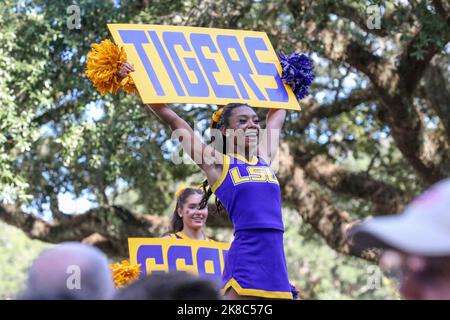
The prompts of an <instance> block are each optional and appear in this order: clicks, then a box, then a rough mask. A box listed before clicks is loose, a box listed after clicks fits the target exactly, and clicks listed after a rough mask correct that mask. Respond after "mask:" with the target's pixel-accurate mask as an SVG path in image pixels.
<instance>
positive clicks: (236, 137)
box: [222, 105, 260, 150]
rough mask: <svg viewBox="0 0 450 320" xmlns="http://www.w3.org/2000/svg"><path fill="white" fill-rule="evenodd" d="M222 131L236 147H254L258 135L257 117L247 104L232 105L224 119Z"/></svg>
mask: <svg viewBox="0 0 450 320" xmlns="http://www.w3.org/2000/svg"><path fill="white" fill-rule="evenodd" d="M225 124H226V126H225V127H224V128H223V129H222V133H223V134H224V135H225V136H226V137H227V139H228V141H229V142H230V143H232V145H233V146H234V147H235V149H234V150H236V148H238V149H239V148H245V149H248V148H249V147H256V146H257V144H258V135H259V129H260V125H259V118H258V115H257V114H256V112H255V111H254V110H253V109H252V108H251V107H249V106H245V105H244V106H240V107H234V108H233V109H232V111H231V114H230V116H229V117H228V119H226V121H225Z"/></svg>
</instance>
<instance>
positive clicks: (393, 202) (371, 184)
mask: <svg viewBox="0 0 450 320" xmlns="http://www.w3.org/2000/svg"><path fill="white" fill-rule="evenodd" d="M294 159H295V156H294ZM305 172H306V174H307V175H308V177H310V178H312V179H313V180H315V181H317V182H318V183H320V184H321V185H324V186H326V187H328V188H329V189H330V190H332V191H334V192H336V193H338V194H344V195H349V196H352V197H357V198H360V199H366V200H369V201H370V202H371V203H373V204H374V215H390V214H394V213H398V212H401V211H402V210H403V209H404V207H405V205H406V204H407V203H408V201H409V200H410V197H409V195H407V194H406V193H405V192H403V191H402V190H400V189H398V188H397V187H394V186H392V185H390V184H388V183H385V182H383V181H380V180H376V179H373V178H371V177H370V176H368V175H367V174H366V173H361V172H349V171H347V170H344V169H343V168H340V167H339V166H337V165H336V164H334V163H333V162H331V161H328V159H327V158H326V157H325V156H324V155H319V156H317V157H314V158H313V159H312V160H311V161H310V162H309V163H308V164H307V166H306V167H305Z"/></svg>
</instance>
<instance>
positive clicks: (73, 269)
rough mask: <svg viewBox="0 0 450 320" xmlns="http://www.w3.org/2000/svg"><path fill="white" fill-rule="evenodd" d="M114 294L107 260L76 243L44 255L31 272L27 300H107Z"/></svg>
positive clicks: (58, 247) (49, 251)
mask: <svg viewBox="0 0 450 320" xmlns="http://www.w3.org/2000/svg"><path fill="white" fill-rule="evenodd" d="M113 291H114V284H113V280H112V276H111V271H110V269H109V267H108V261H107V259H106V256H105V255H104V254H103V253H102V252H101V251H100V250H98V249H96V248H94V247H91V246H87V245H84V244H81V243H77V242H67V243H62V244H59V245H57V246H55V247H53V248H51V249H48V250H46V251H44V252H43V253H42V254H41V255H40V256H39V257H38V258H37V259H36V260H35V261H34V263H33V265H32V266H31V268H30V271H29V277H28V283H27V289H26V293H25V295H24V296H23V298H25V299H108V298H110V297H111V295H112V294H113Z"/></svg>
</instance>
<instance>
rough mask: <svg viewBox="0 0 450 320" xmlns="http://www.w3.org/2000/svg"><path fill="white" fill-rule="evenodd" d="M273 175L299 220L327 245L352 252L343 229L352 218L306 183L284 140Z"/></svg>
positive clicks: (341, 251)
mask: <svg viewBox="0 0 450 320" xmlns="http://www.w3.org/2000/svg"><path fill="white" fill-rule="evenodd" d="M277 176H278V179H279V181H280V187H281V188H282V194H283V200H284V203H285V204H286V205H289V206H291V207H293V208H295V209H296V210H297V211H298V213H299V214H300V216H301V217H302V219H303V221H305V222H306V223H308V224H310V225H311V226H312V228H313V229H315V230H316V231H317V232H318V234H319V235H320V236H321V237H322V238H323V239H324V240H325V242H326V243H327V244H328V245H329V246H330V247H331V248H333V249H334V250H336V251H337V252H340V253H343V254H352V253H351V252H350V247H349V244H348V243H347V241H348V239H347V231H348V230H349V229H350V228H351V227H352V226H353V224H354V223H355V221H352V219H351V218H350V216H349V215H348V213H347V212H345V211H341V210H339V209H337V208H336V207H335V206H333V204H332V203H331V201H330V200H328V199H327V198H326V197H325V196H323V195H322V194H320V193H319V192H318V191H317V190H314V189H313V188H312V187H311V186H310V184H309V183H308V181H307V179H306V176H305V172H304V170H303V169H302V168H301V167H300V166H298V165H297V164H296V161H295V160H294V157H293V156H292V154H291V153H290V150H289V146H288V145H287V144H283V145H282V146H281V148H280V171H279V172H278V174H277ZM358 257H361V258H364V259H370V257H366V256H358Z"/></svg>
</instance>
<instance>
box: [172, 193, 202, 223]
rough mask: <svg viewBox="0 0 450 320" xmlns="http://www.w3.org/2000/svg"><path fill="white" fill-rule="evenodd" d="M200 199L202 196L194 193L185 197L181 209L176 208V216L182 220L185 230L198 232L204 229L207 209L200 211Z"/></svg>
mask: <svg viewBox="0 0 450 320" xmlns="http://www.w3.org/2000/svg"><path fill="white" fill-rule="evenodd" d="M202 198H203V195H202V194H198V193H194V194H192V195H190V196H189V197H187V199H186V201H185V202H184V204H183V206H182V207H181V208H178V215H180V216H181V219H183V225H184V227H185V228H189V229H192V230H198V229H201V228H203V227H204V225H205V223H206V219H207V218H208V207H205V208H203V209H200V202H201V201H202Z"/></svg>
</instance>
